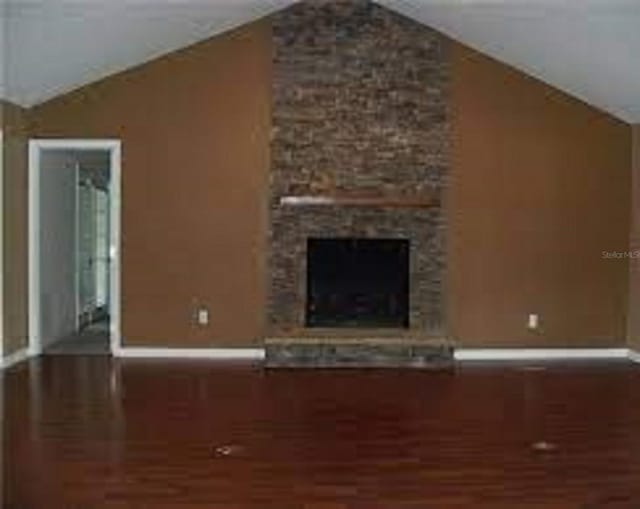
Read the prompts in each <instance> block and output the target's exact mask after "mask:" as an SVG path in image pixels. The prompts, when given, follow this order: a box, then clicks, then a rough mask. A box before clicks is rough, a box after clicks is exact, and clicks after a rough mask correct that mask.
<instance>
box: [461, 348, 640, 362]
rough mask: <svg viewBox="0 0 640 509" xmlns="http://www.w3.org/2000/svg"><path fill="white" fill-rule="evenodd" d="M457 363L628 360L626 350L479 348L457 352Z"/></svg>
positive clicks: (627, 351)
mask: <svg viewBox="0 0 640 509" xmlns="http://www.w3.org/2000/svg"><path fill="white" fill-rule="evenodd" d="M454 355H455V359H456V360H457V361H463V362H464V361H530V360H569V359H576V360H577V359H626V358H628V357H629V350H627V349H626V348H479V349H464V348H462V349H459V350H456V351H455V353H454Z"/></svg>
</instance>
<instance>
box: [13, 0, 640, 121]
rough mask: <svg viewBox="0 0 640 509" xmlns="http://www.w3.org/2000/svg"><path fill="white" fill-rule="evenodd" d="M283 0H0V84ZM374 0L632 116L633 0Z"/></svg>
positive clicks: (198, 31) (638, 96)
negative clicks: (0, 58) (0, 59)
mask: <svg viewBox="0 0 640 509" xmlns="http://www.w3.org/2000/svg"><path fill="white" fill-rule="evenodd" d="M291 3H294V0H109V1H104V0H4V3H3V4H2V9H3V12H2V31H1V33H0V44H1V46H0V50H1V51H2V55H3V60H4V61H3V62H2V63H3V65H2V66H1V67H2V71H3V74H4V81H3V83H2V86H1V87H0V94H1V96H2V97H3V98H6V99H9V100H11V101H13V102H16V103H18V104H21V105H23V106H31V105H33V104H37V103H39V102H42V101H45V100H47V99H49V98H51V97H54V96H56V95H58V94H60V93H63V92H66V91H69V90H72V89H74V88H76V87H78V86H81V85H84V84H86V83H90V82H92V81H95V80H97V79H99V78H102V77H104V76H108V75H110V74H112V73H115V72H118V71H121V70H124V69H126V68H129V67H132V66H135V65H137V64H140V63H142V62H145V61H147V60H150V59H152V58H154V57H156V56H160V55H162V54H165V53H168V52H171V51H173V50H176V49H179V48H182V47H184V46H187V45H189V44H192V43H194V42H197V41H199V40H203V39H206V38H208V37H211V36H212V35H214V34H216V33H220V32H223V31H225V30H228V29H230V28H232V27H234V26H238V25H241V24H243V23H246V22H248V21H251V20H254V19H256V18H259V17H262V16H265V15H267V14H269V13H271V12H273V11H275V10H278V9H280V8H283V7H286V6H287V5H289V4H291ZM379 3H381V4H383V5H385V6H386V7H389V8H391V9H395V10H397V11H399V12H401V13H403V14H405V15H407V16H410V17H412V18H414V19H416V20H418V21H421V22H423V23H425V24H427V25H430V26H432V27H433V28H436V29H438V30H440V31H442V32H444V33H446V34H447V35H449V36H451V37H453V38H455V39H457V40H459V41H461V42H463V43H465V44H467V45H469V46H472V47H474V48H476V49H479V50H480V51H482V52H484V53H486V54H488V55H490V56H493V57H494V58H497V59H498V60H501V61H503V62H506V63H508V64H510V65H513V66H514V67H517V68H519V69H521V70H523V71H525V72H527V73H528V74H531V75H533V76H535V77H537V78H539V79H541V80H543V81H545V82H547V83H549V84H551V85H554V86H556V87H558V88H560V89H562V90H564V91H566V92H568V93H570V94H572V95H575V96H577V97H579V98H581V99H582V100H584V101H586V102H588V103H590V104H592V105H594V106H596V107H599V108H601V109H603V110H605V111H608V112H609V113H611V114H613V115H615V116H617V117H619V118H621V119H623V120H625V121H627V122H631V123H640V0H379ZM0 78H2V75H0Z"/></svg>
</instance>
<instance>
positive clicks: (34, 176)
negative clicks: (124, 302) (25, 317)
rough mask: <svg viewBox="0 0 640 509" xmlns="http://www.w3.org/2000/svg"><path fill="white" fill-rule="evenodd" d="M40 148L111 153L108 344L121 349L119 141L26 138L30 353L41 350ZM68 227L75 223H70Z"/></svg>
mask: <svg viewBox="0 0 640 509" xmlns="http://www.w3.org/2000/svg"><path fill="white" fill-rule="evenodd" d="M42 150H77V151H82V150H108V151H109V154H110V166H111V168H110V169H111V179H110V183H109V198H110V211H109V216H110V236H111V238H110V242H111V245H110V249H109V251H110V261H111V265H110V268H109V276H110V285H111V288H110V290H111V294H110V302H109V307H110V310H109V311H110V314H111V320H110V347H111V353H112V354H113V355H118V354H119V353H120V350H121V345H122V337H121V334H122V332H121V323H120V316H121V315H120V311H121V310H120V300H121V299H120V270H121V260H120V245H121V238H120V235H121V226H120V217H121V214H120V210H121V142H120V140H116V139H38V138H32V139H30V140H29V355H40V354H41V353H42V337H41V324H40V318H41V314H40V236H39V232H40V153H41V151H42ZM70 227H71V228H73V227H74V225H70Z"/></svg>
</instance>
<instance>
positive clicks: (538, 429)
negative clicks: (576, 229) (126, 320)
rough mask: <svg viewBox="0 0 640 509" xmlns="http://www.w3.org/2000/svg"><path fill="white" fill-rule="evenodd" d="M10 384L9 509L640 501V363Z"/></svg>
mask: <svg viewBox="0 0 640 509" xmlns="http://www.w3.org/2000/svg"><path fill="white" fill-rule="evenodd" d="M3 377H4V382H3V385H4V387H3V388H4V419H3V421H4V422H3V424H4V427H3V433H4V448H3V462H4V464H3V501H4V504H3V507H5V508H8V509H37V508H46V509H57V508H64V509H69V508H72V509H75V508H81V509H85V508H114V509H116V508H117V509H124V508H136V509H140V508H143V509H144V508H153V509H165V508H178V509H186V508H197V509H204V508H208V509H239V508H267V509H275V508H278V509H287V508H301V509H302V508H304V509H346V508H357V509H382V508H384V509H408V508H411V509H417V508H524V509H529V508H542V507H549V508H562V509H565V508H584V509H596V508H615V509H619V508H625V509H631V508H633V509H638V508H640V366H638V365H632V364H628V363H623V362H620V363H601V364H575V363H574V364H549V365H546V367H545V369H538V368H536V367H531V366H529V367H526V366H513V365H507V366H505V365H502V366H475V367H474V366H466V367H462V368H457V369H455V370H451V371H439V372H433V371H415V370H344V371H336V370H308V371H295V370H282V371H264V370H262V369H260V368H259V367H251V366H241V365H235V366H233V365H225V364H220V363H215V362H211V361H202V362H195V361H140V360H135V361H134V360H128V361H122V360H120V361H116V360H111V359H110V358H108V357H95V356H93V357H81V356H69V357H66V356H53V357H43V358H40V359H38V360H35V361H31V362H29V363H24V364H21V365H19V366H16V367H15V368H13V369H11V370H8V371H6V372H5V373H4V374H3Z"/></svg>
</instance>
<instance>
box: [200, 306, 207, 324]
mask: <svg viewBox="0 0 640 509" xmlns="http://www.w3.org/2000/svg"><path fill="white" fill-rule="evenodd" d="M198 325H209V310H208V309H207V308H200V309H198Z"/></svg>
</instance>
